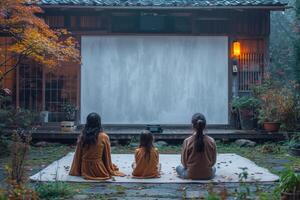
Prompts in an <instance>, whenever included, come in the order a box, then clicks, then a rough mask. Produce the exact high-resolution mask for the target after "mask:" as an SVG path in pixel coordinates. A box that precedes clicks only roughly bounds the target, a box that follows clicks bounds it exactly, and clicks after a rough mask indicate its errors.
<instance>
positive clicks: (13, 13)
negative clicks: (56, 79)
mask: <svg viewBox="0 0 300 200" xmlns="http://www.w3.org/2000/svg"><path fill="white" fill-rule="evenodd" d="M37 5H38V1H36V0H0V37H1V35H5V36H8V37H11V38H12V41H13V42H12V43H11V44H9V45H8V46H7V47H6V48H7V51H8V52H9V55H10V56H8V57H7V56H6V57H4V56H3V55H1V54H0V86H1V82H2V81H3V79H4V78H5V76H6V75H7V74H8V73H10V72H11V71H13V70H14V69H16V68H17V67H18V65H19V64H20V62H21V61H22V60H23V59H24V58H29V59H30V60H33V61H35V62H38V63H40V64H41V66H43V67H54V66H58V65H59V63H60V62H61V61H76V62H78V61H79V51H78V49H77V48H76V46H77V42H76V40H75V39H74V38H73V37H72V36H71V35H70V33H68V32H67V31H66V30H64V29H57V30H53V29H51V28H50V27H49V26H48V25H47V24H46V23H45V21H44V20H43V19H42V18H40V17H39V15H41V14H42V13H43V10H42V9H41V8H40V7H39V6H37ZM1 46H2V45H1ZM0 50H1V49H0ZM1 56H2V57H1ZM11 61H13V62H11ZM7 63H13V64H10V65H11V66H9V68H8V69H6V70H5V71H4V68H3V66H4V65H6V66H7Z"/></svg>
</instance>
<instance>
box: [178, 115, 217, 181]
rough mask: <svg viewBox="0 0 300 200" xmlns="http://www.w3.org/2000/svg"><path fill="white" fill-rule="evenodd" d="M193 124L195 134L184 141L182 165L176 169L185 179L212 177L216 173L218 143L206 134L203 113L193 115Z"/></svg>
mask: <svg viewBox="0 0 300 200" xmlns="http://www.w3.org/2000/svg"><path fill="white" fill-rule="evenodd" d="M192 126H193V135H192V136H190V137H189V138H187V139H185V140H184V142H183V149H182V154H181V163H182V165H180V166H177V167H176V171H177V173H178V175H179V177H181V178H183V179H194V180H201V179H204V180H207V179H212V178H213V177H214V176H215V173H216V168H215V167H214V165H215V163H216V157H217V147H216V143H215V141H214V139H213V138H211V137H209V136H208V135H205V134H204V129H205V127H206V119H205V117H204V115H203V114H201V113H196V114H194V115H193V117H192Z"/></svg>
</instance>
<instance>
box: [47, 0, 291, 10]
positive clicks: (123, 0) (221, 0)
mask: <svg viewBox="0 0 300 200" xmlns="http://www.w3.org/2000/svg"><path fill="white" fill-rule="evenodd" d="M41 1H42V4H43V5H56V6H59V5H69V6H103V7H105V6H107V7H166V8H168V7H232V6H233V7H235V6H236V7H243V6H245V7H248V6H254V7H255V6H271V7H272V6H285V5H286V3H285V2H283V1H278V0H41Z"/></svg>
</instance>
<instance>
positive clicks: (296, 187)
mask: <svg viewBox="0 0 300 200" xmlns="http://www.w3.org/2000/svg"><path fill="white" fill-rule="evenodd" d="M278 190H279V191H280V192H288V193H293V192H295V191H296V192H299V191H300V175H299V174H297V173H295V172H294V171H293V170H291V169H288V170H286V171H284V172H283V173H282V175H281V176H280V180H279V186H278Z"/></svg>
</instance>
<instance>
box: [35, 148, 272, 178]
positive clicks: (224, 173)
mask: <svg viewBox="0 0 300 200" xmlns="http://www.w3.org/2000/svg"><path fill="white" fill-rule="evenodd" d="M73 155H74V153H69V154H68V155H66V156H65V157H63V158H61V159H60V160H58V161H55V162H53V163H52V164H50V165H49V166H48V167H46V168H45V169H43V170H42V171H40V172H39V173H37V174H35V175H33V176H31V177H30V179H31V180H34V181H55V180H58V181H69V182H100V181H90V180H85V179H83V178H81V177H76V176H69V175H68V173H69V169H70V165H71V163H72V159H73ZM112 160H113V162H114V163H115V164H116V165H117V166H118V167H119V168H120V171H122V172H123V173H125V174H127V176H125V177H114V178H113V179H110V180H107V182H119V183H192V182H196V183H208V182H215V183H218V182H219V183H220V182H222V183H227V182H228V183H229V182H239V177H238V175H239V173H241V172H242V169H241V168H247V172H248V174H249V175H248V179H247V180H246V182H256V181H259V182H271V181H277V180H278V176H276V175H274V174H272V173H270V172H269V171H268V170H267V169H265V168H262V167H259V166H257V165H256V164H255V163H254V162H252V161H250V160H248V159H246V158H244V157H241V156H239V155H237V154H219V155H218V157H217V164H216V167H217V173H216V177H215V178H214V179H213V180H209V181H192V180H183V179H180V178H179V177H177V175H176V172H175V167H176V166H177V165H179V164H180V155H174V154H160V163H161V164H162V173H161V178H155V179H133V178H131V173H132V169H131V164H132V162H133V160H134V156H133V155H132V154H113V155H112Z"/></svg>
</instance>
